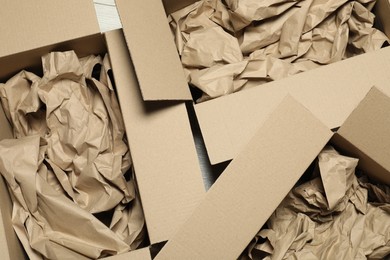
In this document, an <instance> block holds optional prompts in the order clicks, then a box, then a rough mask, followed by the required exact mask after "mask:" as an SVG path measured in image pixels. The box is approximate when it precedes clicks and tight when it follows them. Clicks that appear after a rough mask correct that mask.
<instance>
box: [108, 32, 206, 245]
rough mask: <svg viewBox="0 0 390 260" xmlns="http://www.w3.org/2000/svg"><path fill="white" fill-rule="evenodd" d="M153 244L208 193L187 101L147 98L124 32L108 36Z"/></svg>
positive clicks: (171, 231)
mask: <svg viewBox="0 0 390 260" xmlns="http://www.w3.org/2000/svg"><path fill="white" fill-rule="evenodd" d="M105 37H106V41H107V47H108V49H109V52H110V58H111V64H112V68H113V74H114V78H115V83H116V89H117V93H118V99H119V103H120V105H121V110H122V115H123V117H124V118H125V119H126V120H125V128H126V133H127V140H128V142H129V147H130V152H131V156H132V158H133V162H134V169H135V174H136V178H137V183H138V187H139V191H140V197H141V201H142V207H143V210H144V214H145V220H146V226H147V230H148V234H149V239H150V241H151V243H158V242H162V241H166V240H168V239H169V238H171V236H172V235H173V234H174V233H175V232H176V231H177V229H178V228H179V227H180V226H181V225H182V224H183V223H184V221H185V220H186V219H187V218H188V217H189V216H190V214H191V213H192V211H193V210H194V209H195V207H196V206H197V205H198V203H199V201H200V200H201V199H202V198H203V196H204V194H205V188H204V185H203V180H202V174H201V171H200V166H199V161H198V157H197V153H196V150H195V144H194V140H193V137H192V132H191V128H190V124H189V120H188V115H187V110H186V106H185V104H184V103H182V102H174V103H175V104H168V103H172V102H144V101H143V100H142V97H141V94H140V90H139V87H138V82H137V78H136V76H135V73H134V68H133V65H132V63H131V61H130V60H129V59H128V57H129V56H128V55H129V54H128V49H127V46H126V44H125V43H124V37H123V34H122V31H121V30H116V31H110V32H107V33H106V34H105Z"/></svg>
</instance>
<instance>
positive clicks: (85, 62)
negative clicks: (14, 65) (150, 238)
mask: <svg viewBox="0 0 390 260" xmlns="http://www.w3.org/2000/svg"><path fill="white" fill-rule="evenodd" d="M42 65H43V77H42V78H40V77H38V76H35V75H34V74H32V73H29V72H26V71H22V72H20V73H18V74H17V75H15V76H14V77H13V78H11V79H10V80H8V81H7V83H5V84H0V97H1V101H2V105H3V108H4V110H5V113H6V116H7V118H8V120H9V121H10V123H11V125H12V126H13V131H14V137H15V138H16V139H12V140H3V141H1V142H0V172H1V174H2V175H3V176H4V178H5V179H6V181H7V183H8V186H9V188H10V191H11V196H12V198H13V204H14V207H13V213H12V220H13V225H14V229H15V231H16V233H17V235H18V237H19V238H20V240H21V242H22V244H23V246H24V247H25V248H26V252H27V254H28V255H29V257H30V258H32V259H42V257H44V258H48V259H75V258H77V259H88V258H99V257H101V256H105V255H114V254H119V253H124V252H126V251H129V250H130V249H136V248H137V247H138V246H139V245H140V243H141V242H142V241H143V238H144V236H145V230H144V217H143V212H142V207H141V205H140V202H139V198H137V190H136V187H135V182H134V176H130V175H131V174H129V171H130V170H131V165H132V162H131V158H130V152H129V149H128V146H127V141H126V138H125V128H124V123H123V119H122V115H121V111H120V107H119V103H118V101H117V99H116V96H115V92H114V88H113V86H112V83H111V80H110V78H109V75H108V72H109V70H110V69H111V67H110V62H109V58H108V56H107V55H106V56H105V57H104V59H102V58H101V57H99V56H93V55H91V56H88V57H85V58H82V59H79V58H78V57H77V55H76V54H75V53H74V52H73V51H68V52H52V53H49V54H47V55H45V56H43V57H42ZM98 70H100V73H99V71H98ZM96 77H98V79H97V78H96ZM125 174H128V175H129V178H128V179H126V178H125ZM111 210H112V212H113V217H112V220H111V224H110V226H109V227H107V226H106V225H104V224H103V223H102V222H101V221H100V220H98V219H97V218H96V217H95V216H94V215H93V214H95V213H104V212H108V211H111ZM75 227H77V228H75Z"/></svg>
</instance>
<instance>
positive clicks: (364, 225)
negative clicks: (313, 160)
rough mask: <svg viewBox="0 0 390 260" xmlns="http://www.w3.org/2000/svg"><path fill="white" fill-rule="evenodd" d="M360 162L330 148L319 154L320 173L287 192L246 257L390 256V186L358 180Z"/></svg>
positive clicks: (361, 257)
mask: <svg viewBox="0 0 390 260" xmlns="http://www.w3.org/2000/svg"><path fill="white" fill-rule="evenodd" d="M357 163H358V160H357V159H354V158H350V157H345V156H342V155H339V154H338V153H337V152H336V151H335V150H334V149H333V148H331V147H326V148H325V149H324V150H323V151H322V152H321V153H320V154H319V156H318V168H319V171H320V176H319V177H315V178H314V179H312V180H311V181H309V182H306V183H303V184H301V185H299V186H297V187H296V188H294V189H293V190H292V191H291V192H290V193H289V194H288V195H287V197H286V198H285V199H284V201H283V202H282V203H281V204H280V205H279V207H278V208H277V209H276V210H275V212H274V213H273V214H272V216H271V217H270V219H269V220H268V222H267V227H266V228H264V229H262V230H261V231H260V232H259V233H258V235H257V236H256V238H255V239H254V241H253V242H252V243H251V244H250V245H249V246H248V248H247V254H248V255H247V256H243V257H242V258H243V259H245V258H247V257H249V258H250V259H367V257H368V258H370V259H382V258H384V257H385V256H386V255H388V254H389V253H390V210H389V209H390V190H389V188H388V187H387V188H385V186H384V185H382V187H381V186H377V185H374V184H370V183H367V182H364V181H361V180H358V179H357V177H356V176H355V167H356V166H357ZM362 180H364V178H363V179H362ZM374 201H375V202H374ZM264 239H265V242H264Z"/></svg>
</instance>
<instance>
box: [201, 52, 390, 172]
mask: <svg viewBox="0 0 390 260" xmlns="http://www.w3.org/2000/svg"><path fill="white" fill-rule="evenodd" d="M389 70H390V47H387V48H384V49H381V50H379V51H376V52H372V53H367V54H362V55H360V56H357V57H353V58H350V59H347V60H344V61H340V62H337V63H334V64H331V65H327V66H323V67H321V68H318V69H314V70H311V71H307V72H304V73H301V74H298V75H294V76H291V77H289V78H286V79H282V80H278V81H274V82H270V83H267V84H264V85H262V86H259V87H255V88H252V89H249V90H245V91H241V92H237V93H234V94H230V95H228V96H226V97H221V98H217V99H214V100H211V101H207V102H204V103H201V104H197V105H196V106H195V110H196V114H197V117H198V121H199V125H200V128H201V131H202V135H203V138H204V140H205V144H206V148H207V152H208V154H209V157H210V161H211V162H212V163H213V164H216V163H220V162H223V161H227V160H230V159H232V158H234V156H235V155H236V154H237V153H238V152H239V151H240V150H241V149H242V148H243V146H244V145H245V144H246V143H247V142H248V141H249V140H250V138H251V137H252V136H253V135H254V134H255V132H256V129H257V128H258V125H259V124H261V123H263V122H264V120H265V119H266V118H267V116H268V115H269V113H270V111H271V110H270V109H269V106H270V105H271V108H272V107H275V106H276V105H277V104H278V103H280V100H281V99H282V98H283V96H284V95H286V93H289V94H290V95H292V96H293V97H294V98H295V99H296V100H298V101H299V102H300V103H302V104H303V105H304V106H305V107H307V108H308V109H309V110H310V111H311V112H312V113H313V114H314V115H315V116H316V117H317V118H319V119H320V120H321V121H322V122H323V123H324V124H325V125H326V126H328V127H329V128H330V129H333V128H336V127H339V126H341V125H342V123H343V122H344V121H345V120H346V119H347V117H348V116H349V114H350V113H351V112H352V111H353V110H354V109H355V107H356V106H357V105H358V104H359V102H360V101H361V100H362V99H363V98H364V96H365V95H366V94H367V92H368V91H369V90H370V88H371V87H372V86H373V85H375V86H377V87H378V88H379V89H381V90H382V91H383V92H385V93H386V94H388V95H390V85H389V84H388V82H390V74H389V73H388V72H389ZM275 102H276V103H275Z"/></svg>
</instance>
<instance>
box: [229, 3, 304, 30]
mask: <svg viewBox="0 0 390 260" xmlns="http://www.w3.org/2000/svg"><path fill="white" fill-rule="evenodd" d="M298 1H299V0H263V1H257V0H226V4H227V6H228V7H229V9H230V12H231V14H230V19H231V21H232V24H233V28H234V29H235V30H236V31H239V30H241V29H243V28H245V27H246V26H248V25H250V24H251V23H252V22H253V21H262V20H265V19H267V18H271V17H274V16H277V15H280V14H282V13H283V12H285V11H286V10H288V9H289V8H290V7H292V6H294V5H295V4H296V3H297V2H298Z"/></svg>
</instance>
